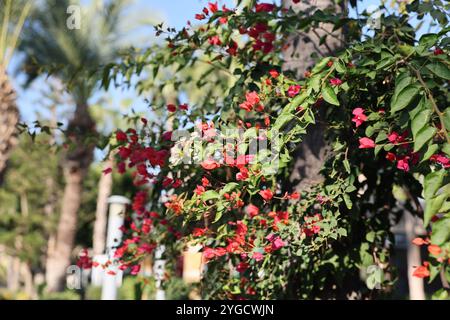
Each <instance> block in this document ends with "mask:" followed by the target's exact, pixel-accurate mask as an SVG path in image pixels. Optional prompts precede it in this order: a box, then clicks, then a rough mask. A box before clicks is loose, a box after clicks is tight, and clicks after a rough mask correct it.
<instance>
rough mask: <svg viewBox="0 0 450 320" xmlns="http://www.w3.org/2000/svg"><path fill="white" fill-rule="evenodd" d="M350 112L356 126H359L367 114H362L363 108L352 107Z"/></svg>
mask: <svg viewBox="0 0 450 320" xmlns="http://www.w3.org/2000/svg"><path fill="white" fill-rule="evenodd" d="M352 114H353V116H354V117H353V119H352V121H353V122H354V123H355V124H356V127H359V126H360V125H362V124H363V123H364V122H365V121H366V120H367V116H366V115H365V114H364V109H363V108H355V109H353V112H352Z"/></svg>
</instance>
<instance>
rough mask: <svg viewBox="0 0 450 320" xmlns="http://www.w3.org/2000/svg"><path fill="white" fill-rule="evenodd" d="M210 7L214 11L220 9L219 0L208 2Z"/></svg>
mask: <svg viewBox="0 0 450 320" xmlns="http://www.w3.org/2000/svg"><path fill="white" fill-rule="evenodd" d="M208 8H209V10H210V11H211V12H212V13H216V12H217V11H218V10H219V8H218V6H217V2H214V3H213V2H208Z"/></svg>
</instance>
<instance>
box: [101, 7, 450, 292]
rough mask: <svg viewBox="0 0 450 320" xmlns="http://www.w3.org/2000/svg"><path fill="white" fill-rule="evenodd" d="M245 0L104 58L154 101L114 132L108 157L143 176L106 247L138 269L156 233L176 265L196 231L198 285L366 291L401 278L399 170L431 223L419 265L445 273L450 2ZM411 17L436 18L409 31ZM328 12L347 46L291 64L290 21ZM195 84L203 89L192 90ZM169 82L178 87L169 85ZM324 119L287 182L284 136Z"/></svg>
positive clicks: (111, 76)
mask: <svg viewBox="0 0 450 320" xmlns="http://www.w3.org/2000/svg"><path fill="white" fill-rule="evenodd" d="M250 2H251V4H250V5H246V6H245V5H242V6H240V7H239V8H238V9H235V8H227V7H225V6H224V7H219V6H218V5H217V4H216V3H209V5H208V7H206V8H204V9H203V11H202V12H200V13H198V14H197V15H196V16H195V19H194V20H193V21H192V23H191V22H189V23H188V25H187V26H186V28H184V29H182V30H181V31H175V30H173V29H171V28H167V29H166V28H164V27H163V26H162V25H160V26H157V27H156V33H157V35H159V36H160V37H164V41H161V43H160V44H158V45H156V46H154V47H151V48H149V49H148V50H146V51H145V52H136V51H130V52H129V53H127V54H126V55H125V56H124V58H123V60H122V61H121V62H120V63H118V64H111V65H108V66H107V67H106V68H105V71H104V79H103V84H104V85H105V86H106V87H107V86H108V85H109V84H110V82H111V81H115V82H116V83H117V81H118V80H117V79H119V78H120V77H118V76H119V75H125V79H130V78H131V76H132V75H143V73H145V74H146V78H145V80H142V81H140V82H138V83H137V84H136V86H137V88H138V89H139V90H141V91H142V92H143V95H144V94H145V92H149V91H150V92H151V93H152V94H151V95H152V98H153V99H152V100H149V116H148V117H145V118H142V119H140V118H138V117H135V118H133V119H132V120H133V121H132V123H133V125H132V126H131V127H130V128H119V129H118V130H117V132H116V134H115V137H114V138H115V139H113V140H114V142H113V143H112V148H113V149H114V152H115V157H116V160H117V170H118V171H119V172H125V171H131V172H133V175H134V178H135V184H136V185H138V186H140V188H141V191H140V192H139V193H137V194H136V195H135V197H134V199H133V204H132V210H131V211H132V213H130V215H129V216H127V219H126V223H125V225H124V227H123V231H124V234H125V238H124V240H123V243H122V244H121V246H120V247H119V248H117V250H116V253H115V257H116V258H117V259H118V261H119V263H120V265H121V268H122V269H123V270H129V271H131V273H132V274H136V273H137V272H139V265H140V263H141V261H142V260H143V259H144V258H145V257H147V256H148V255H152V254H153V252H154V249H155V248H156V247H157V246H160V245H164V246H165V248H166V250H165V253H164V257H165V259H167V260H168V264H167V265H166V273H167V276H170V275H171V274H172V275H173V274H174V273H175V270H176V264H177V259H178V257H179V256H180V255H181V253H182V251H183V250H185V249H186V247H187V246H188V244H189V245H195V244H198V245H200V247H201V248H202V249H201V252H202V254H203V258H204V261H205V263H206V271H205V273H204V275H203V279H202V282H201V285H200V288H201V294H202V296H203V297H204V298H224V299H274V298H349V297H358V298H375V297H377V296H381V295H384V294H387V293H388V292H389V291H390V290H391V288H392V286H393V283H394V282H395V270H393V267H392V265H391V259H390V254H391V252H392V250H393V248H394V243H395V242H394V237H393V234H392V233H391V231H390V229H391V226H392V225H394V224H395V223H397V222H398V220H399V219H400V217H401V216H402V214H403V211H404V210H405V209H404V208H405V207H402V206H399V205H398V203H397V202H398V201H397V200H396V198H395V197H394V193H393V189H394V188H402V189H403V190H405V193H406V194H407V195H408V198H409V200H408V203H407V204H406V205H405V206H406V208H407V209H408V210H409V211H411V212H413V213H415V214H416V215H419V216H420V217H421V218H422V219H423V221H424V226H425V227H426V230H427V232H428V234H427V236H425V237H423V238H418V239H416V240H415V241H414V243H415V244H417V245H426V246H427V248H428V251H429V257H428V259H427V261H426V262H425V263H424V264H423V265H422V266H417V268H416V269H415V271H414V275H415V276H417V277H423V278H428V279H429V280H430V281H432V280H433V279H435V278H436V277H437V278H438V279H439V281H441V282H442V286H443V288H444V289H443V290H445V289H447V290H448V281H449V280H450V271H449V270H450V268H449V262H450V260H449V258H450V242H449V240H450V239H449V238H450V199H449V196H450V184H449V174H448V173H449V167H450V136H449V128H450V109H449V107H448V101H449V94H448V93H449V91H448V89H449V80H450V68H449V64H450V60H449V55H448V54H449V51H448V49H449V43H450V41H449V38H448V32H449V28H448V27H447V26H446V25H447V22H448V21H447V17H448V16H447V15H445V14H442V13H445V12H447V13H448V9H449V8H448V4H444V3H443V2H441V1H413V2H412V3H410V4H408V5H406V6H405V5H402V10H400V11H394V13H392V14H387V13H385V14H384V15H382V16H381V17H380V28H379V29H375V30H372V32H371V33H370V34H366V33H364V32H363V28H364V27H365V25H366V23H367V19H368V16H367V15H364V14H363V15H361V16H360V17H359V18H355V19H353V18H348V17H345V16H343V15H342V14H336V13H334V12H333V11H332V10H323V11H321V10H317V11H314V12H313V13H311V12H295V11H294V10H292V9H290V8H283V7H281V6H279V5H278V4H277V3H261V2H255V1H250ZM427 12H430V13H431V15H428V14H426V13H427ZM413 17H414V19H419V20H421V19H425V20H424V21H426V23H431V22H433V23H434V26H435V27H434V28H433V30H434V32H433V33H423V32H421V33H420V34H417V33H416V31H417V30H416V29H415V28H414V27H413V26H412V24H411V23H412V22H411V20H412V19H413ZM194 21H195V22H194ZM324 22H327V23H332V24H334V25H335V29H336V30H337V29H340V28H345V29H346V30H345V32H346V37H347V39H346V41H347V42H346V45H345V46H344V47H343V48H342V50H340V51H338V52H336V54H335V55H334V56H330V57H324V58H318V59H317V62H316V64H315V65H314V66H313V67H312V68H311V69H310V70H308V71H307V72H306V73H305V74H304V75H302V76H301V77H298V76H296V73H295V70H293V71H294V72H291V71H289V70H287V71H286V70H284V69H283V68H282V66H283V55H282V53H283V50H285V49H286V45H287V43H286V39H287V37H288V36H289V35H290V34H292V33H293V32H295V31H300V30H308V28H310V27H314V26H317V25H318V24H319V23H324ZM199 65H206V66H207V68H206V69H203V70H205V72H204V73H203V74H201V75H200V76H198V75H197V78H196V77H195V76H192V70H195V69H196V68H197V67H198V66H199ZM190 72H191V73H190ZM167 74H171V76H170V77H167ZM130 83H133V82H132V81H130V82H128V81H125V84H130ZM194 87H199V88H200V90H201V92H202V94H200V95H199V96H197V97H195V99H194V98H193V100H195V101H189V97H190V96H189V92H190V91H191V90H194V89H193V88H194ZM163 92H166V93H167V92H169V93H168V94H165V95H164V94H162V93H163ZM180 95H182V96H184V97H185V98H184V100H186V96H187V97H188V98H187V100H186V101H185V103H181V102H180V100H178V99H177V98H175V99H173V98H172V99H169V98H167V97H174V96H175V97H179V96H180ZM318 122H323V123H324V124H325V127H326V130H325V132H324V135H325V138H326V141H327V146H328V151H327V156H326V161H325V163H324V165H323V167H322V170H321V174H322V176H323V180H322V181H320V182H318V183H316V184H312V185H310V186H308V187H306V188H298V187H297V186H296V184H295V183H294V182H293V181H292V180H291V179H290V176H291V172H292V170H293V166H294V162H295V157H294V156H293V154H294V152H293V151H294V150H295V148H296V147H297V146H298V145H299V144H301V143H302V142H303V140H304V138H305V136H306V135H307V134H308V128H310V127H313V126H316V125H317V123H318ZM419 199H424V203H425V206H424V208H422V205H420V201H419ZM442 292H444V291H441V293H442Z"/></svg>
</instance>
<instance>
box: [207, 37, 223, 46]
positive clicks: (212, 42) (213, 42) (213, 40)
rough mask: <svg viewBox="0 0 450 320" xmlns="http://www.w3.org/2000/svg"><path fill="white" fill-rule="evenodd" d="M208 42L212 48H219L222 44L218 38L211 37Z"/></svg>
mask: <svg viewBox="0 0 450 320" xmlns="http://www.w3.org/2000/svg"><path fill="white" fill-rule="evenodd" d="M208 42H209V44H210V45H212V46H220V45H221V44H222V41H220V38H219V36H217V35H216V36H212V37H210V38H209V39H208Z"/></svg>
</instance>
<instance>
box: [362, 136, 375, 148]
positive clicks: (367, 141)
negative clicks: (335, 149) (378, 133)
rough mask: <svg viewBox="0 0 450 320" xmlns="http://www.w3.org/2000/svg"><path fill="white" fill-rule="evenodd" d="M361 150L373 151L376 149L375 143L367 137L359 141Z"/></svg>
mask: <svg viewBox="0 0 450 320" xmlns="http://www.w3.org/2000/svg"><path fill="white" fill-rule="evenodd" d="M359 148H360V149H371V148H375V142H374V141H373V140H372V139H370V138H367V137H364V138H360V139H359Z"/></svg>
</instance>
